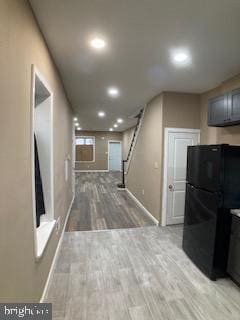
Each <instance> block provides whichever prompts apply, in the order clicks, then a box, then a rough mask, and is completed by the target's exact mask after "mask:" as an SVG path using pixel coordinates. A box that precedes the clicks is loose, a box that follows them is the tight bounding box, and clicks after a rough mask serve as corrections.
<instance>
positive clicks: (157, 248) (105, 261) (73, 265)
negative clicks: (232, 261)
mask: <svg viewBox="0 0 240 320" xmlns="http://www.w3.org/2000/svg"><path fill="white" fill-rule="evenodd" d="M181 242H182V227H181V226H173V227H165V228H162V227H157V226H154V227H152V226H151V227H144V228H135V229H121V230H107V231H95V232H67V233H65V235H64V240H63V244H62V248H61V252H60V255H59V258H58V260H57V264H56V268H55V271H54V274H53V277H52V280H51V283H50V287H49V291H48V294H47V298H46V302H52V303H53V314H54V317H53V319H54V320H77V319H78V320H239V319H240V289H239V288H238V287H237V286H236V285H235V284H234V283H233V282H232V281H231V280H230V279H221V280H218V281H216V282H212V281H210V280H208V279H207V278H206V277H205V276H204V275H203V274H202V273H201V272H200V271H199V270H198V269H197V267H195V265H194V264H193V263H192V262H191V261H190V260H189V259H188V257H187V256H186V255H185V254H184V252H183V250H182V249H181Z"/></svg>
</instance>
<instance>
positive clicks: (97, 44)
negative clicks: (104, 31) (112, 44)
mask: <svg viewBox="0 0 240 320" xmlns="http://www.w3.org/2000/svg"><path fill="white" fill-rule="evenodd" d="M90 45H91V47H93V48H94V49H97V50H101V49H103V48H105V46H106V42H105V41H104V40H103V39H102V38H93V39H92V40H91V41H90Z"/></svg>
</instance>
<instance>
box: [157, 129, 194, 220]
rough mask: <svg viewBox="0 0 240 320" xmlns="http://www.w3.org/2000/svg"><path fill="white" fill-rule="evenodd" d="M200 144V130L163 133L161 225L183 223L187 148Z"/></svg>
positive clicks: (174, 130) (167, 130) (178, 130)
mask: <svg viewBox="0 0 240 320" xmlns="http://www.w3.org/2000/svg"><path fill="white" fill-rule="evenodd" d="M199 142H200V130H198V129H182V128H166V129H165V132H164V179H163V201H162V225H163V226H166V225H171V224H180V223H183V222H184V209H185V188H186V169H187V147H188V146H192V145H197V144H199Z"/></svg>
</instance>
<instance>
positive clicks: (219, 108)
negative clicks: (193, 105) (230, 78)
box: [208, 94, 229, 126]
mask: <svg viewBox="0 0 240 320" xmlns="http://www.w3.org/2000/svg"><path fill="white" fill-rule="evenodd" d="M228 119H229V111H228V95H227V94H223V95H221V96H218V97H215V98H212V99H210V100H209V105H208V125H209V126H224V123H225V122H227V121H228Z"/></svg>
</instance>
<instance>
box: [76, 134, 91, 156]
mask: <svg viewBox="0 0 240 320" xmlns="http://www.w3.org/2000/svg"><path fill="white" fill-rule="evenodd" d="M94 161H95V137H87V136H84V137H76V162H94Z"/></svg>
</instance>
